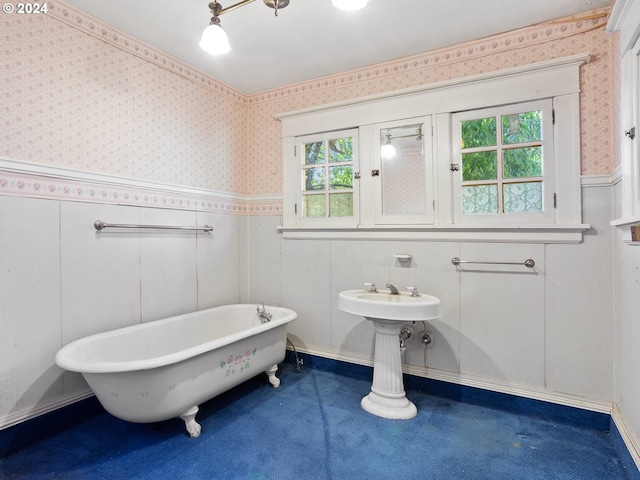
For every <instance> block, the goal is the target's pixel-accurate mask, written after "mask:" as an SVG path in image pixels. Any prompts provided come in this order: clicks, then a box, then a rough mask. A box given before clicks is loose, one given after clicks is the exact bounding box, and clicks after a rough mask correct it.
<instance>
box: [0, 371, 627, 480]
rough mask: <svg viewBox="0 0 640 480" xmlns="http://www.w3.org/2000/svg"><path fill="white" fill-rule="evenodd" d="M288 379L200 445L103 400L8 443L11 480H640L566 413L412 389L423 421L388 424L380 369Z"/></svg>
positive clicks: (607, 441) (2, 450)
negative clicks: (373, 376)
mask: <svg viewBox="0 0 640 480" xmlns="http://www.w3.org/2000/svg"><path fill="white" fill-rule="evenodd" d="M329 370H330V369H329ZM279 375H280V377H281V379H282V385H281V387H280V388H278V389H273V388H272V387H271V386H270V385H269V384H268V382H267V381H266V376H263V375H260V376H258V377H256V378H255V379H253V380H250V381H248V382H245V383H244V384H243V385H241V386H239V387H237V388H235V389H234V390H232V391H230V392H227V393H225V394H223V395H220V396H219V397H217V398H215V399H213V400H211V401H209V402H207V403H205V404H204V405H201V407H200V413H199V414H198V420H199V422H200V424H201V425H202V435H201V436H200V437H199V438H189V437H188V436H187V434H186V433H185V430H184V423H183V422H182V421H180V420H170V421H166V422H161V423H156V424H132V423H127V422H124V421H121V420H118V419H116V418H115V417H112V416H111V415H109V414H107V413H105V412H104V410H102V408H101V407H100V405H99V404H98V403H97V401H96V400H95V399H88V400H85V401H83V402H80V403H78V404H76V405H73V406H71V407H67V408H65V409H61V410H59V411H57V412H54V413H51V414H48V415H44V416H42V417H39V418H37V419H34V420H31V421H29V422H25V423H23V424H21V425H18V426H16V427H13V428H10V429H7V430H4V431H1V432H0V478H2V479H49V478H55V479H82V480H91V479H109V480H118V479H127V480H130V479H139V480H143V479H145V480H146V479H149V480H151V479H153V480H162V479H221V480H227V479H243V480H245V479H309V480H315V479H319V480H320V479H322V480H325V479H326V480H329V479H332V480H346V479H367V480H371V479H390V478H398V479H405V480H411V479H421V480H425V479H428V480H431V479H433V480H437V479H492V480H499V479H522V480H526V479H535V480H539V479H579V480H590V479H593V480H606V479H612V480H613V479H616V480H617V479H620V480H622V479H627V480H629V479H634V480H635V479H637V478H638V471H637V470H636V468H635V466H634V465H633V464H632V463H631V465H629V460H630V458H628V459H621V458H620V457H619V456H618V455H617V453H616V450H615V448H614V446H613V444H614V441H613V439H612V438H611V435H612V434H611V433H609V431H608V430H609V421H608V420H606V421H605V422H602V421H600V420H596V421H595V422H589V421H581V420H578V421H575V419H574V418H572V415H564V413H563V412H565V413H566V412H568V411H569V410H563V409H565V408H566V407H560V410H554V411H556V413H557V414H556V415H555V416H554V415H549V414H548V413H549V409H548V407H545V408H547V410H546V413H545V412H542V413H541V412H536V411H535V409H534V410H533V413H523V412H521V411H518V410H520V409H519V408H499V407H498V406H496V405H491V402H488V403H487V402H480V401H475V402H468V401H458V400H456V399H455V398H454V397H455V395H450V394H449V395H444V396H443V395H434V394H433V392H427V391H423V390H429V389H428V388H427V389H412V387H411V385H410V384H408V392H409V394H410V397H411V400H412V401H413V402H414V403H415V404H416V405H417V407H418V416H417V417H416V418H414V419H411V420H385V419H382V418H378V417H375V416H373V415H371V414H368V413H366V412H364V411H363V410H362V409H361V408H360V399H361V397H362V396H363V395H365V394H366V393H368V391H369V388H370V385H371V384H370V376H369V375H370V370H368V369H364V368H363V369H362V370H361V371H359V372H357V373H356V374H348V375H344V374H337V373H335V371H328V370H327V369H321V368H309V367H305V369H304V370H303V371H302V372H295V371H294V368H293V366H292V365H291V364H286V363H285V364H283V365H281V370H280V374H279ZM367 377H368V378H367ZM432 385H435V384H432ZM427 386H428V385H427ZM449 393H450V392H449ZM505 398H506V397H505ZM511 398H512V397H511ZM482 403H485V404H484V405H483V404H482ZM503 403H504V404H505V405H508V404H509V402H508V400H507V402H503ZM515 403H516V404H517V401H516V402H515ZM540 413H541V414H540ZM596 415H599V414H596ZM565 417H566V421H565V420H564V419H565ZM578 417H579V415H578ZM601 417H602V418H604V417H607V418H608V416H604V415H602V416H601ZM584 418H589V417H588V416H587V417H584ZM584 418H583V420H584ZM595 418H598V417H595ZM589 423H593V424H591V425H589Z"/></svg>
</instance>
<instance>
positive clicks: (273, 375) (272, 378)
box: [265, 365, 280, 388]
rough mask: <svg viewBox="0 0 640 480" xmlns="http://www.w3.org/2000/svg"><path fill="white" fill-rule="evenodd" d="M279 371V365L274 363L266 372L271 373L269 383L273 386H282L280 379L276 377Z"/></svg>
mask: <svg viewBox="0 0 640 480" xmlns="http://www.w3.org/2000/svg"><path fill="white" fill-rule="evenodd" d="M277 371H278V365H274V366H273V367H271V368H270V369H269V370H267V371H265V373H266V374H267V375H269V383H270V384H271V385H273V388H278V387H279V386H280V379H279V378H278V377H276V372H277Z"/></svg>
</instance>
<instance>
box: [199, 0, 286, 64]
mask: <svg viewBox="0 0 640 480" xmlns="http://www.w3.org/2000/svg"><path fill="white" fill-rule="evenodd" d="M253 2H255V0H243V1H242V2H238V3H236V4H233V5H231V6H230V7H227V8H223V7H222V5H220V4H219V3H218V2H211V3H210V4H209V10H211V14H212V15H213V17H211V23H210V24H209V26H208V27H207V28H205V29H204V32H202V38H201V39H200V43H199V45H200V48H202V49H203V50H205V51H206V52H209V53H211V54H213V55H219V54H223V53H229V52H230V51H231V45H230V44H229V37H227V33H226V32H225V31H224V30H223V29H222V27H221V26H220V18H218V17H219V16H220V15H222V14H223V13H227V12H230V11H231V10H235V9H236V8H240V7H244V6H245V5H248V4H250V3H253ZM263 2H264V4H265V5H266V6H267V7H271V8H273V10H274V11H275V14H276V17H277V16H278V10H279V9H281V8H284V7H286V6H287V5H289V0H263Z"/></svg>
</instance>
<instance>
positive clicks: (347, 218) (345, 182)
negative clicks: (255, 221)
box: [277, 54, 590, 243]
mask: <svg viewBox="0 0 640 480" xmlns="http://www.w3.org/2000/svg"><path fill="white" fill-rule="evenodd" d="M588 59H589V55H588V54H583V55H574V56H572V57H566V58H559V59H554V60H548V61H544V62H539V63H536V64H531V65H524V66H520V67H515V68H510V69H505V70H502V71H494V72H487V73H483V74H479V75H476V76H472V77H465V78H460V79H453V80H447V81H444V82H440V83H436V84H430V85H424V86H421V87H416V88H412V89H406V90H402V91H397V92H392V93H386V94H380V95H376V96H372V97H367V98H357V99H354V100H351V101H346V102H340V103H337V104H333V105H324V106H320V107H314V108H310V109H307V110H303V111H298V112H289V113H284V114H281V115H279V116H278V117H277V118H278V119H279V120H281V121H282V132H283V149H284V150H283V160H284V164H283V173H284V175H283V180H284V184H283V225H282V226H281V228H280V229H281V231H282V232H283V234H284V236H285V237H287V238H360V239H437V240H454V241H465V240H473V241H508V242H518V241H522V242H541V243H576V242H580V241H581V240H582V233H583V232H584V231H585V230H587V229H588V228H590V227H589V225H585V224H583V223H582V203H581V202H582V200H581V193H582V192H581V179H580V115H579V113H580V107H579V101H580V65H582V64H583V63H584V62H585V61H588ZM313 132H329V133H318V134H314V133H313ZM347 138H350V139H351V140H350V142H352V144H351V146H352V152H351V153H350V154H349V155H344V154H345V152H346V151H348V148H345V146H346V144H345V143H344V142H345V141H346V139H347ZM332 142H333V143H332ZM340 142H343V143H340ZM387 143H390V144H392V145H393V146H394V148H395V150H396V153H398V152H399V151H400V152H401V153H402V156H395V157H385V154H384V153H383V147H385V146H386V144H387ZM332 148H333V149H334V150H335V151H339V152H340V155H339V158H337V157H336V159H335V160H332V159H331V157H330V153H331V151H332ZM350 155H352V157H353V158H352V159H351V158H348V157H350ZM349 174H351V179H349V178H348V176H349Z"/></svg>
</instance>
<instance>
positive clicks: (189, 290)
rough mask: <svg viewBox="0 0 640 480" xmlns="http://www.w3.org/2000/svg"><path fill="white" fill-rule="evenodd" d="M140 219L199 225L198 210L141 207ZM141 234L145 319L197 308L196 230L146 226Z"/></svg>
mask: <svg viewBox="0 0 640 480" xmlns="http://www.w3.org/2000/svg"><path fill="white" fill-rule="evenodd" d="M140 223H141V224H147V225H180V226H187V225H196V213H195V212H190V211H181V210H163V209H151V208H141V209H140ZM139 235H140V278H141V291H140V299H141V310H142V321H143V322H148V321H150V320H158V319H160V318H166V317H170V316H173V315H179V314H181V313H187V312H193V311H195V310H197V308H198V303H197V301H198V295H197V287H196V281H197V280H196V261H197V255H196V233H195V232H185V231H169V230H145V231H140V233H139Z"/></svg>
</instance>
